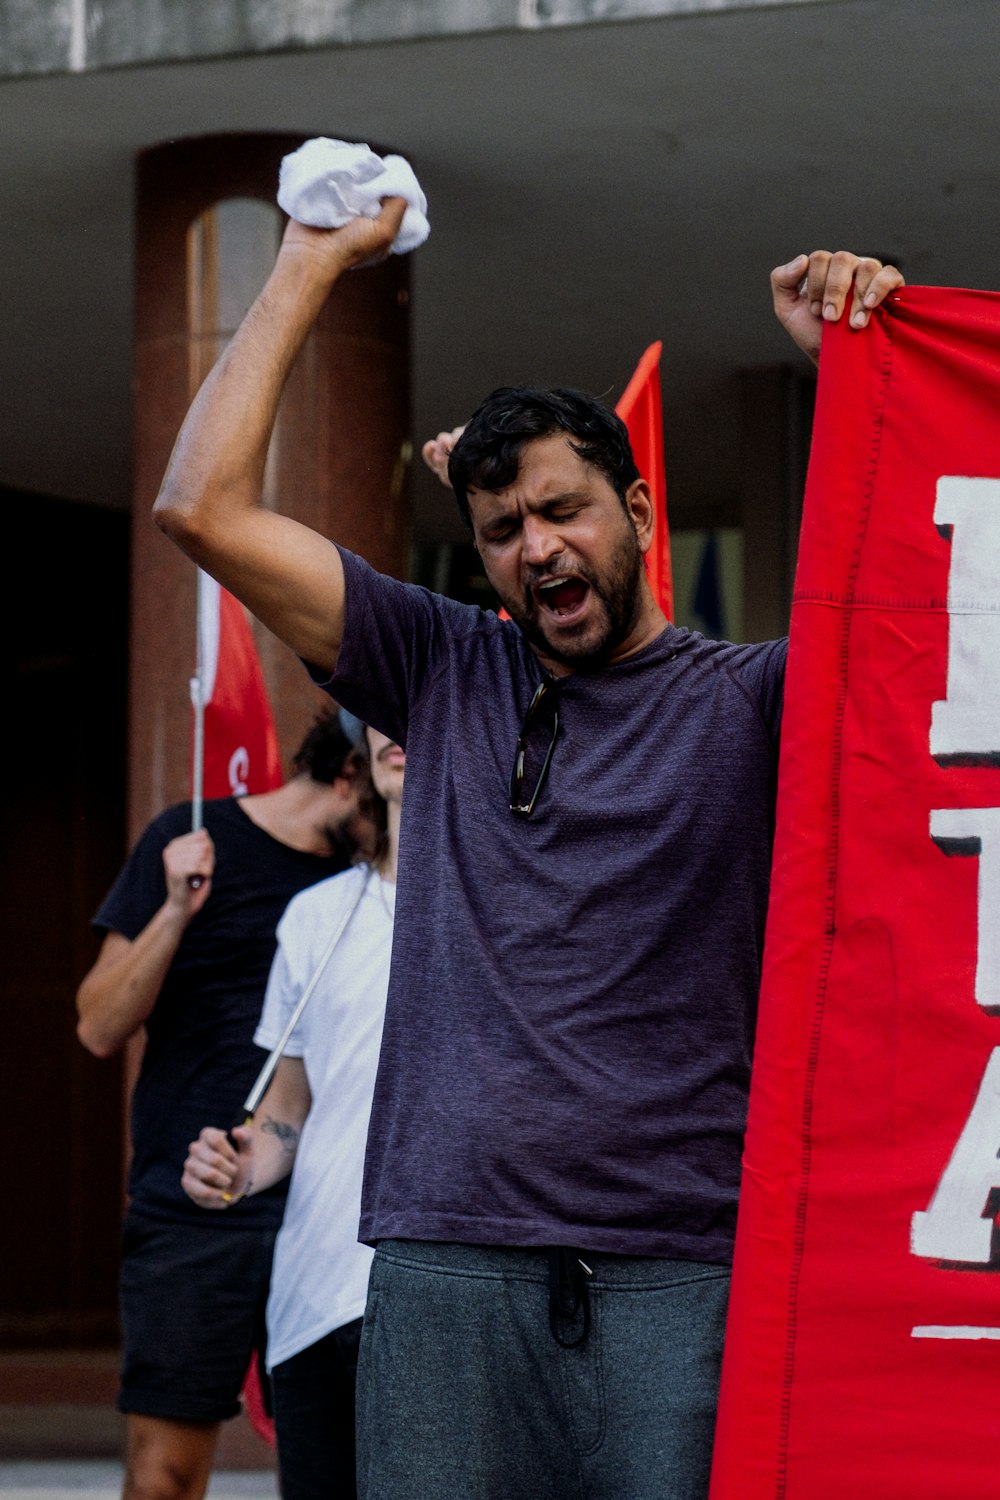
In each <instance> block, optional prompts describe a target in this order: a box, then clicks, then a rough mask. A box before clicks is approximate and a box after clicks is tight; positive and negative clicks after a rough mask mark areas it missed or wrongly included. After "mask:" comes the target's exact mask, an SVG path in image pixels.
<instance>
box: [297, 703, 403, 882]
mask: <svg viewBox="0 0 1000 1500" xmlns="http://www.w3.org/2000/svg"><path fill="white" fill-rule="evenodd" d="M292 768H293V770H294V772H295V774H296V775H297V776H308V777H310V778H311V779H312V780H313V781H318V782H319V783H320V784H321V785H322V786H330V785H331V784H332V783H333V782H334V781H336V779H337V777H338V776H346V777H347V779H348V780H349V781H354V782H356V783H357V787H358V792H359V794H360V796H359V802H358V807H359V810H360V811H361V812H362V813H363V814H364V816H365V817H367V818H368V819H369V820H370V821H371V824H372V827H373V830H374V839H375V843H374V852H373V854H372V863H373V864H374V865H375V866H376V868H377V867H378V866H379V865H380V864H381V862H382V861H383V860H384V858H385V850H386V846H387V843H388V826H389V822H388V820H389V815H388V810H387V808H386V804H385V800H384V798H382V797H380V796H379V794H378V792H377V791H376V790H375V784H374V782H373V781H372V773H371V759H370V757H369V754H368V736H367V735H366V734H364V732H362V734H361V736H360V738H359V739H357V740H354V739H351V738H350V737H349V736H348V735H346V734H345V733H344V728H343V724H342V722H341V718H340V715H339V714H338V713H336V712H330V713H322V714H320V716H319V717H318V718H317V720H316V722H315V723H314V724H313V726H312V728H311V729H310V731H309V733H308V734H307V735H306V737H305V739H304V740H303V741H302V744H301V745H300V746H299V748H298V750H296V752H295V754H294V755H293V756H292ZM347 853H348V855H349V856H351V855H353V853H354V849H353V845H352V846H351V848H350V849H349V850H348V851H347Z"/></svg>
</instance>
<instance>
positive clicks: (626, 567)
mask: <svg viewBox="0 0 1000 1500" xmlns="http://www.w3.org/2000/svg"><path fill="white" fill-rule="evenodd" d="M642 569H643V556H642V549H641V548H640V546H639V539H638V537H637V536H636V534H635V528H634V527H633V526H632V524H631V522H627V523H626V530H625V533H624V534H623V536H622V540H621V542H620V544H619V546H618V547H616V549H615V551H614V553H613V555H612V557H611V559H610V561H609V564H608V567H607V569H606V570H605V571H604V572H602V573H597V572H594V571H592V570H591V569H590V568H585V567H583V566H581V565H580V564H577V565H576V566H575V567H574V568H572V569H570V570H568V571H570V572H572V573H573V574H575V575H576V576H577V577H579V578H582V579H583V580H584V582H585V583H587V584H588V585H589V587H590V591H591V592H592V593H593V594H594V595H595V596H596V598H597V599H598V601H599V602H600V604H601V605H602V606H603V609H604V617H605V618H604V629H603V631H602V632H601V633H600V634H599V636H598V638H597V639H596V640H594V638H593V636H592V634H591V632H590V631H589V630H588V631H587V633H586V636H585V638H584V639H582V640H581V641H580V643H579V645H578V646H574V643H573V642H572V640H568V641H566V642H564V643H562V644H560V645H555V644H553V642H552V641H550V640H549V638H548V636H547V635H546V634H545V628H544V626H543V624H542V623H541V621H540V620H539V618H538V607H537V605H536V603H535V598H534V594H533V593H532V589H531V584H530V583H529V584H528V585H527V586H526V588H525V590H524V594H523V596H522V598H521V599H520V600H518V601H516V602H515V601H514V600H507V599H504V600H503V601H502V602H503V606H504V608H505V609H506V611H507V613H508V614H509V615H510V617H511V619H512V620H513V621H514V622H515V624H517V625H519V626H520V628H521V631H522V632H523V634H524V635H525V636H526V637H527V639H528V640H529V641H530V642H531V644H532V645H533V646H535V647H536V648H537V649H538V650H540V651H542V652H544V653H545V655H546V656H550V657H552V658H553V659H554V660H556V661H561V662H565V663H566V664H567V665H568V666H574V665H579V663H580V662H587V661H591V660H595V659H597V658H600V657H603V656H606V655H607V654H608V653H609V652H611V651H613V650H614V649H615V647H616V646H619V645H621V643H622V641H624V640H625V638H626V637H627V635H628V633H629V631H630V630H631V629H632V626H633V625H634V624H635V620H636V615H637V613H638V603H639V582H640V579H641V578H642Z"/></svg>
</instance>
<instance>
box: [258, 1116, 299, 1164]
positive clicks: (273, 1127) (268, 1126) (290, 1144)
mask: <svg viewBox="0 0 1000 1500" xmlns="http://www.w3.org/2000/svg"><path fill="white" fill-rule="evenodd" d="M260 1128H261V1131H262V1132H263V1133H264V1134H265V1135H276V1136H277V1137H278V1140H279V1141H280V1142H281V1149H282V1151H287V1152H288V1154H289V1156H291V1155H292V1154H293V1153H294V1151H295V1148H296V1146H297V1145H298V1144H299V1132H298V1131H297V1130H296V1129H295V1126H294V1125H289V1124H288V1123H287V1121H285V1120H275V1119H272V1117H271V1116H270V1115H265V1116H264V1120H263V1123H262V1125H261V1127H260Z"/></svg>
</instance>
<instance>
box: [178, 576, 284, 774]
mask: <svg viewBox="0 0 1000 1500" xmlns="http://www.w3.org/2000/svg"><path fill="white" fill-rule="evenodd" d="M198 639H199V662H200V665H201V676H202V692H203V693H204V702H205V749H204V781H203V795H204V796H205V797H239V796H242V795H243V794H244V793H245V792H269V791H271V790H272V789H273V788H274V787H278V786H280V785H281V782H282V773H281V752H280V750H279V748H278V736H277V734H276V732H275V728H274V719H273V718H272V715H271V705H270V703H269V702H268V697H267V688H266V687H265V685H264V674H263V672H262V671H261V667H260V661H259V659H258V657H257V648H256V646H255V645H254V639H253V634H252V633H251V630H250V624H249V621H248V620H247V616H246V611H245V610H244V608H243V606H242V604H240V602H239V600H237V599H234V598H233V596H232V594H230V593H228V592H227V591H226V590H225V589H223V588H220V587H219V585H218V584H217V583H216V582H215V580H214V578H209V577H208V575H207V574H202V579H201V585H200V588H199V611H198Z"/></svg>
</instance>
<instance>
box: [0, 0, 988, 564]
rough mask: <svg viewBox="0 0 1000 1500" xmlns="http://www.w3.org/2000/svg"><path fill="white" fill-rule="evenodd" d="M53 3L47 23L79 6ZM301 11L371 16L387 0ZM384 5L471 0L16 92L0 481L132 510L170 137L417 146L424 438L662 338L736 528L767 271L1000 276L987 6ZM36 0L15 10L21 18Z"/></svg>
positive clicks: (708, 509)
mask: <svg viewBox="0 0 1000 1500" xmlns="http://www.w3.org/2000/svg"><path fill="white" fill-rule="evenodd" d="M39 9H42V8H39ZM45 9H46V13H47V15H48V21H49V23H51V25H52V27H53V28H54V26H55V16H56V13H57V12H58V13H59V14H60V15H62V16H63V19H65V14H64V13H68V12H69V11H70V10H71V9H72V7H71V6H69V5H66V6H65V7H63V8H62V10H60V8H59V7H48V8H45ZM274 9H278V10H279V11H280V10H281V7H272V6H266V5H263V4H261V5H241V6H239V7H237V6H235V5H232V6H229V5H224V4H218V5H216V4H204V3H203V4H201V5H200V6H197V7H196V6H194V5H191V6H184V7H179V6H172V5H171V6H168V5H166V4H164V3H159V4H152V3H150V4H145V5H144V4H141V3H138V4H137V3H134V0H130V3H127V4H126V0H121V3H120V4H116V3H105V4H104V5H102V6H100V7H98V6H96V5H94V6H92V7H89V8H87V9H86V11H85V15H86V17H87V25H88V27H90V29H91V30H92V31H93V32H94V38H93V40H94V43H95V45H96V41H97V39H98V34H100V36H101V37H103V42H102V45H105V46H107V45H109V40H108V39H109V38H110V36H111V31H110V30H109V29H108V28H109V27H110V25H111V18H112V17H113V16H117V17H118V24H119V27H120V28H124V27H125V24H126V16H127V15H128V16H129V17H131V23H132V25H133V27H134V28H135V34H136V36H137V37H139V38H140V39H141V38H142V37H148V34H149V33H148V31H147V30H146V27H147V24H148V25H152V18H155V17H156V16H157V15H165V14H166V13H167V12H168V11H169V12H171V13H173V14H175V15H177V16H181V15H188V16H191V15H194V14H196V13H197V14H201V15H203V16H204V17H205V18H206V19H204V21H203V24H204V25H205V26H207V25H208V24H209V21H208V19H207V18H208V17H209V15H213V16H215V15H217V16H218V17H219V18H224V17H225V16H230V17H232V16H233V15H234V14H236V12H237V11H238V12H239V13H240V14H241V15H243V16H244V17H245V18H247V20H246V24H247V26H249V25H250V20H251V19H253V18H256V24H259V25H261V26H263V25H264V21H263V20H262V19H261V18H262V17H264V16H265V13H267V12H269V11H272V10H274ZM285 9H286V11H287V10H289V9H297V10H298V12H300V13H301V14H302V15H305V14H306V13H307V12H315V13H316V14H317V15H319V14H320V13H322V14H323V15H325V16H326V17H327V23H328V24H332V23H333V18H334V17H335V16H338V15H341V14H343V13H344V12H346V11H347V10H348V9H350V10H351V11H352V13H354V15H355V21H356V23H357V24H358V25H360V21H361V18H362V16H367V17H368V19H369V21H370V23H371V24H372V25H375V23H376V20H377V18H378V17H379V16H380V15H381V16H382V17H383V18H384V17H386V16H387V15H388V13H389V10H390V6H389V5H388V4H385V5H382V4H380V3H372V4H368V5H362V4H357V5H355V6H353V7H340V8H339V9H338V7H336V6H329V5H327V6H320V5H314V6H307V5H305V4H304V3H302V4H300V5H299V6H298V7H286V8H285ZM391 9H392V10H393V11H394V12H395V13H396V14H397V16H398V17H401V18H403V20H404V21H405V20H406V19H407V18H409V23H410V24H411V25H412V28H413V29H414V30H415V29H416V27H417V25H418V22H419V21H420V18H421V17H423V18H424V21H425V22H426V18H427V16H429V15H430V14H431V13H433V14H434V15H436V16H438V18H439V21H440V22H441V24H442V25H444V24H445V22H447V21H448V20H449V19H450V18H452V17H454V16H458V17H460V18H463V17H464V20H463V21H462V24H461V26H459V27H458V29H460V30H461V31H462V32H463V33H464V34H462V35H443V34H442V35H438V36H427V37H425V39H423V40H421V41H419V42H418V41H409V40H394V41H375V40H372V41H369V42H366V43H365V44H363V45H362V44H359V43H357V41H356V35H357V34H358V33H357V30H355V33H353V34H352V36H353V37H354V38H355V40H353V41H352V45H349V46H347V45H345V46H308V47H307V46H305V45H301V46H299V47H298V48H297V49H295V50H286V51H272V50H265V51H261V52H259V53H258V52H257V51H256V49H255V47H254V46H252V45H251V43H250V42H249V41H248V42H247V43H246V45H245V46H244V47H243V48H242V49H241V50H243V51H244V53H245V55H243V56H239V57H225V58H221V57H220V58H218V59H215V60H204V61H178V62H173V63H166V62H162V61H161V62H150V63H148V64H146V65H144V66H134V65H132V66H117V67H113V68H112V67H100V68H95V69H94V70H92V71H87V70H86V69H85V70H84V71H79V72H76V73H72V74H68V73H64V74H62V75H59V76H56V75H53V76H44V77H43V76H22V77H20V78H9V79H8V80H7V81H6V82H5V83H3V84H2V85H0V131H2V139H3V141H4V152H3V155H2V159H0V194H2V202H3V205H4V209H3V214H2V217H0V257H2V260H0V263H2V265H3V270H4V293H5V295H4V334H5V337H4V340H3V343H2V349H3V352H2V354H0V389H2V392H3V397H2V408H0V429H2V430H0V484H4V485H7V486H10V487H14V488H19V489H23V490H28V491H36V492H39V493H46V494H53V495H62V496H66V497H69V498H74V499H79V500H82V501H89V502H94V503H103V504H111V505H119V506H124V505H127V504H128V502H129V494H130V439H131V413H130V371H131V303H132V211H133V166H134V160H135V156H136V153H137V152H139V151H141V150H142V149H144V148H145V147H147V146H150V145H153V144H156V143H158V142H161V141H165V140H169V139H176V138H178V137H181V136H193V135H200V134H209V133H215V132H218V131H241V130H248V131H260V130H269V129H273V130H280V131H297V132H301V133H302V134H303V135H311V134H329V135H339V136H344V137H347V138H352V139H361V140H368V139H371V140H375V141H378V142H381V143H384V144H386V145H387V146H390V147H392V148H395V149H398V150H401V151H404V152H405V153H407V154H408V155H410V156H411V158H412V159H413V161H414V163H415V165H416V167H417V169H418V172H419V174H420V176H421V180H422V182H423V183H424V186H425V187H426V190H427V193H428V198H429V201H430V217H431V222H432V226H433V230H432V235H431V238H430V240H429V242H428V244H427V245H426V246H425V247H424V248H423V249H422V250H420V251H419V252H418V253H417V255H416V257H415V261H414V268H413V269H414V329H413V331H414V353H415V362H414V437H415V438H416V439H417V440H420V439H421V438H422V437H423V436H425V435H427V434H430V433H433V432H435V431H437V430H438V428H440V427H443V426H451V425H453V424H454V423H455V422H457V421H460V420H462V419H463V418H464V417H465V416H466V415H467V413H468V411H469V409H470V407H471V405H472V404H474V402H475V401H476V400H477V399H478V398H479V397H480V396H481V395H482V394H483V393H485V391H487V390H489V389H490V388H492V387H493V386H495V385H498V384H502V383H509V382H511V381H516V380H523V379H529V380H538V381H543V382H548V381H551V382H560V383H565V384H573V385H578V386H581V387H583V388H585V389H590V390H593V391H596V392H599V393H605V394H606V395H607V396H608V398H609V400H613V399H614V398H615V397H616V396H617V394H618V393H619V392H620V390H621V389H622V387H623V385H624V383H625V381H626V380H627V378H628V376H629V374H630V372H631V370H632V368H633V366H634V363H635V360H636V359H637V357H638V355H639V354H640V353H641V351H642V349H643V348H644V347H645V345H646V344H647V343H649V342H650V341H651V340H652V339H653V338H662V339H663V340H664V345H665V351H664V392H665V396H664V399H665V411H666V437H667V448H668V453H667V460H668V481H669V486H670V490H671V509H672V513H673V515H674V519H675V521H680V522H682V523H686V524H694V523H696V522H711V521H713V520H720V519H722V520H732V519H733V518H734V505H735V504H736V503H737V502H736V501H735V499H734V497H735V496H737V495H738V489H739V454H738V451H737V449H738V443H737V433H738V426H739V424H738V402H737V391H738V373H739V371H740V370H742V369H746V368H755V367H759V366H764V365H770V364H773V363H775V362H779V361H782V360H785V359H788V358H791V357H793V356H792V355H791V354H790V348H786V345H785V341H784V338H783V335H781V333H780V332H779V331H778V330H777V328H776V327H775V326H773V324H772V321H771V317H770V311H769V307H770V298H769V291H768V284H767V276H768V271H769V269H770V267H771V266H772V265H773V264H775V263H776V262H777V261H778V260H782V259H786V258H788V257H789V256H791V255H792V254H793V253H795V252H797V251H799V250H801V249H808V248H813V247H814V246H816V245H825V246H827V247H828V248H837V247H838V246H840V245H844V244H846V245H848V246H850V247H852V248H858V249H862V250H865V251H870V252H874V253H880V252H889V253H893V254H895V255H898V256H899V257H901V259H902V261H903V263H904V269H905V271H906V273H907V275H908V277H909V279H910V280H912V281H931V282H942V283H950V284H959V285H971V286H981V287H990V286H995V285H996V284H997V282H998V280H1000V272H998V269H997V264H996V253H995V249H994V244H993V235H992V224H993V219H994V205H995V203H996V202H997V196H998V195H997V190H998V187H1000V166H998V160H1000V157H998V152H997V150H996V137H997V131H998V126H997V116H996V106H995V74H996V31H997V20H996V7H995V4H994V3H993V0H952V3H949V5H948V6H947V7H945V6H942V5H941V4H940V3H939V0H829V3H822V0H800V3H795V4H790V5H789V4H786V5H777V6H771V5H764V4H747V3H744V4H741V5H715V6H705V5H699V6H692V5H683V4H660V5H655V6H653V5H641V4H636V5H631V6H626V5H618V4H611V3H604V4H600V3H596V0H595V3H592V4H589V5H587V4H584V3H582V0H578V3H576V4H573V3H571V0H560V3H558V4H551V5H544V4H543V3H542V0H539V3H538V4H537V6H535V5H532V4H521V5H518V4H514V3H513V0H508V3H506V4H500V3H499V0H497V3H495V4H492V5H488V4H486V3H481V4H473V3H471V0H470V3H468V4H455V5H445V4H438V5H434V6H431V5H427V6H420V5H416V4H413V5H404V4H398V5H394V6H392V7H391ZM27 10H28V8H27V7H21V6H16V7H13V8H12V7H11V6H10V5H8V7H7V11H6V13H5V16H6V19H5V23H4V24H5V25H6V27H7V30H8V33H10V31H11V29H12V28H13V27H14V23H15V22H17V21H18V16H17V15H15V14H14V12H15V11H17V12H21V19H22V20H23V16H24V15H25V14H27ZM651 11H655V14H653V15H651V14H650V12H651ZM642 14H644V15H645V17H646V18H645V19H642V18H632V19H621V17H622V16H623V15H630V16H633V17H634V16H636V15H642ZM32 15H34V10H32ZM543 15H544V16H545V17H546V18H548V19H549V20H550V21H552V22H553V24H548V25H541V24H531V25H521V26H520V27H518V26H517V25H515V24H514V21H515V20H516V19H520V20H522V21H524V20H525V19H527V18H531V17H535V19H536V20H540V19H541V18H542V16H543ZM502 17H506V18H507V25H508V27H509V29H506V30H503V29H497V28H499V27H501V26H502V24H503V21H502ZM470 18H472V19H470ZM491 18H492V20H491ZM598 19H600V20H601V24H590V25H585V24H576V25H570V24H560V25H557V24H554V22H555V20H563V21H569V20H576V21H578V22H579V21H582V20H591V21H596V20H598ZM473 20H475V24H472V22H473ZM32 24H33V25H34V24H37V26H38V27H43V24H44V23H43V21H42V20H39V21H37V23H35V22H33V23H32ZM220 25H221V19H220ZM15 29H16V28H15ZM425 29H426V26H425ZM19 34H21V35H24V34H26V33H25V32H24V31H22V32H20V33H19ZM122 34H123V33H122V32H121V31H119V35H122ZM135 45H138V43H136V42H135V40H134V39H133V46H135ZM227 45H228V44H227ZM199 47H200V48H201V49H202V50H203V49H204V43H203V42H202V43H199V44H198V47H193V48H192V50H195V51H197V50H199ZM41 50H42V48H41V41H39V52H41ZM90 55H91V56H93V55H95V54H94V53H93V52H91V54H90ZM112 60H115V59H112ZM117 60H118V61H119V62H124V60H125V59H124V56H119V57H118V58H117ZM415 492H416V499H417V511H418V520H419V525H420V528H421V532H422V534H423V535H424V536H425V537H429V538H430V537H442V538H446V537H450V536H456V535H460V531H459V528H458V523H457V522H456V520H455V518H454V516H453V514H452V507H451V503H450V501H449V499H448V497H447V496H446V495H445V494H444V492H443V491H440V492H439V491H438V490H437V489H436V488H435V487H434V484H433V482H432V481H430V480H427V481H424V480H423V479H419V480H418V482H417V483H416V486H415Z"/></svg>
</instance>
